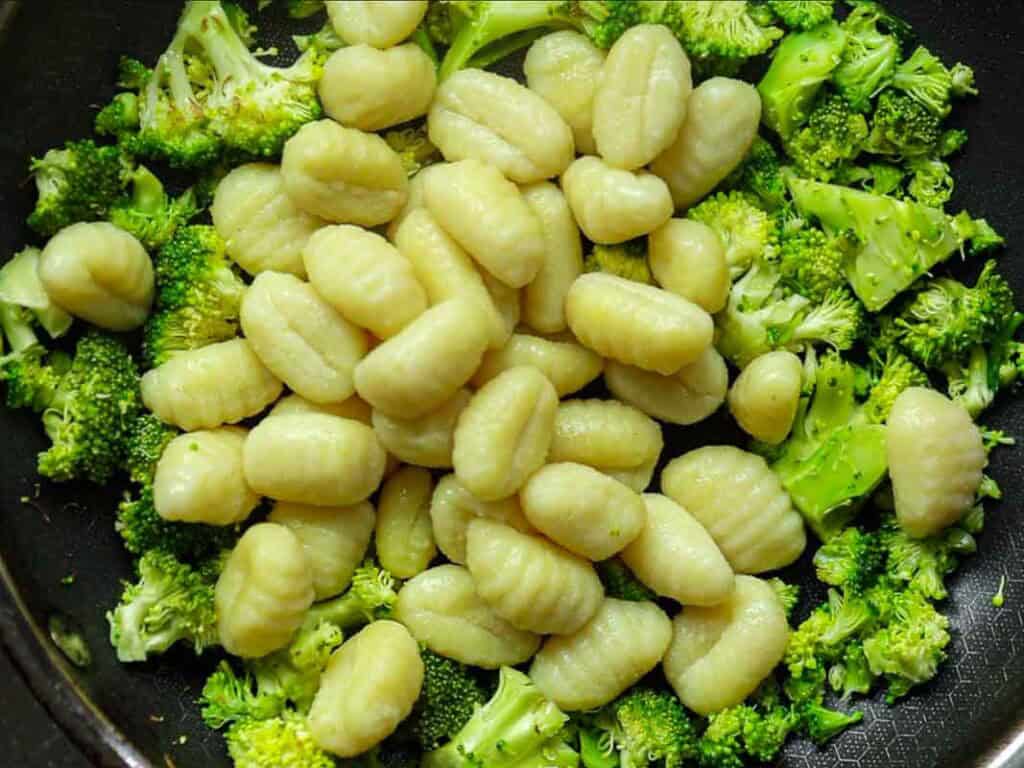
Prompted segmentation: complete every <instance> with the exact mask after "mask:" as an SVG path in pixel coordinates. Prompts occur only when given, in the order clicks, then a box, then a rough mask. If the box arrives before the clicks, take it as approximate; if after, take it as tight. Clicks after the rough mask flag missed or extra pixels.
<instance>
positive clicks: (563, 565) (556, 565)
mask: <svg viewBox="0 0 1024 768" xmlns="http://www.w3.org/2000/svg"><path fill="white" fill-rule="evenodd" d="M466 566H467V567H468V568H469V572H470V573H471V574H472V576H473V581H474V582H475V583H476V590H477V593H478V594H479V595H480V597H482V598H483V599H484V602H486V603H487V604H488V605H489V606H490V607H491V608H492V609H494V612H495V613H497V614H498V615H499V616H501V617H502V618H503V619H505V620H506V621H508V622H509V623H510V624H512V626H514V627H516V628H517V629H521V630H524V631H527V632H536V633H537V634H541V635H571V634H573V633H574V632H577V631H578V630H579V629H580V628H582V627H583V625H584V624H586V623H587V622H588V621H590V619H591V618H592V617H593V616H594V614H595V613H597V611H598V609H599V608H600V607H601V603H602V602H603V600H604V588H603V587H602V586H601V580H600V579H598V577H597V572H596V571H595V570H594V568H593V566H592V565H591V564H590V563H588V562H587V561H586V560H584V559H583V558H581V557H577V556H576V555H574V554H572V553H571V552H567V551H566V550H564V549H562V548H561V547H559V546H557V545H555V544H552V543H551V542H550V541H548V540H547V539H545V538H543V537H540V536H530V535H528V534H525V533H520V532H519V531H517V530H515V529H514V528H510V527H509V526H507V525H503V524H501V523H498V522H495V521H493V520H487V519H484V518H479V517H478V518H476V519H475V520H472V521H471V522H470V524H469V530H468V532H467V534H466Z"/></svg>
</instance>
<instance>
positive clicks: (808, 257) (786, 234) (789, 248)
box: [778, 222, 859, 301]
mask: <svg viewBox="0 0 1024 768" xmlns="http://www.w3.org/2000/svg"><path fill="white" fill-rule="evenodd" d="M858 245H859V243H857V242H856V238H854V237H852V236H851V235H850V233H849V232H843V233H840V234H839V235H836V236H831V235H828V234H826V233H825V232H824V231H822V230H821V229H819V228H818V227H814V226H811V225H810V224H807V223H806V222H802V225H801V226H799V227H785V228H782V235H781V237H780V239H779V247H778V258H779V270H780V271H781V273H782V284H783V286H785V287H786V288H788V289H789V290H791V291H792V292H794V293H799V294H800V295H802V296H806V297H807V298H809V299H811V300H812V301H821V300H823V299H824V298H825V297H826V296H827V295H828V294H829V293H830V292H832V291H834V290H836V289H838V288H844V287H845V286H846V272H845V267H846V259H847V258H848V256H849V255H850V253H851V252H853V251H855V250H856V247H857V246H858Z"/></svg>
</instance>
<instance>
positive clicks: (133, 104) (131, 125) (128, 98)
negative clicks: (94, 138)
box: [93, 91, 139, 138]
mask: <svg viewBox="0 0 1024 768" xmlns="http://www.w3.org/2000/svg"><path fill="white" fill-rule="evenodd" d="M138 127H139V97H138V96H137V95H136V94H134V93H131V92H129V91H125V92H123V93H119V94H117V95H116V96H115V97H114V98H113V99H112V100H111V102H110V103H109V104H107V105H106V106H105V107H103V108H102V109H101V110H100V111H99V112H97V113H96V120H95V121H94V123H93V129H94V130H95V131H96V133H97V134H98V135H100V136H112V137H114V138H118V137H120V136H121V135H122V134H124V133H127V132H130V131H133V130H136V129H138Z"/></svg>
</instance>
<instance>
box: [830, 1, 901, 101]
mask: <svg viewBox="0 0 1024 768" xmlns="http://www.w3.org/2000/svg"><path fill="white" fill-rule="evenodd" d="M880 24H881V25H882V27H883V29H884V31H882V30H880V29H879V25H880ZM843 30H844V31H845V32H846V35H847V38H846V47H845V48H844V49H843V56H842V61H840V63H839V66H838V67H836V70H835V72H833V74H832V82H833V84H834V85H835V87H836V89H837V90H838V91H839V93H841V94H842V95H843V97H844V98H845V99H846V100H847V101H848V102H849V103H850V106H851V107H853V109H855V110H857V111H858V112H868V111H870V110H871V101H872V99H873V98H874V97H875V96H876V95H877V94H878V93H879V92H881V90H882V89H883V88H884V87H885V86H886V85H887V84H888V83H889V81H890V80H891V78H892V74H893V72H895V71H896V63H897V62H898V61H899V58H900V42H899V37H900V36H901V34H903V33H905V32H906V30H907V27H906V24H905V23H904V22H902V21H900V20H898V19H896V18H895V17H893V16H892V15H891V14H889V13H888V12H886V10H885V9H884V8H882V6H881V5H879V4H878V3H873V2H858V3H857V4H856V5H855V6H854V7H853V10H851V11H850V15H849V16H847V17H846V19H845V20H844V21H843Z"/></svg>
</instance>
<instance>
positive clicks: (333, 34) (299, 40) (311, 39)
mask: <svg viewBox="0 0 1024 768" xmlns="http://www.w3.org/2000/svg"><path fill="white" fill-rule="evenodd" d="M292 42H293V43H295V47H296V48H298V49H299V53H306V52H307V51H313V52H314V53H317V54H320V55H321V56H323V57H324V58H327V57H329V56H330V55H331V54H332V53H334V52H335V51H336V50H338V49H339V48H344V47H345V46H346V45H347V43H346V42H345V41H344V40H342V39H341V37H340V36H339V35H338V32H337V30H336V29H335V28H334V25H333V24H332V23H331V22H330V21H326V22H324V25H323V26H322V27H320V29H318V30H317V31H316V32H313V33H312V34H309V35H292Z"/></svg>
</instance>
